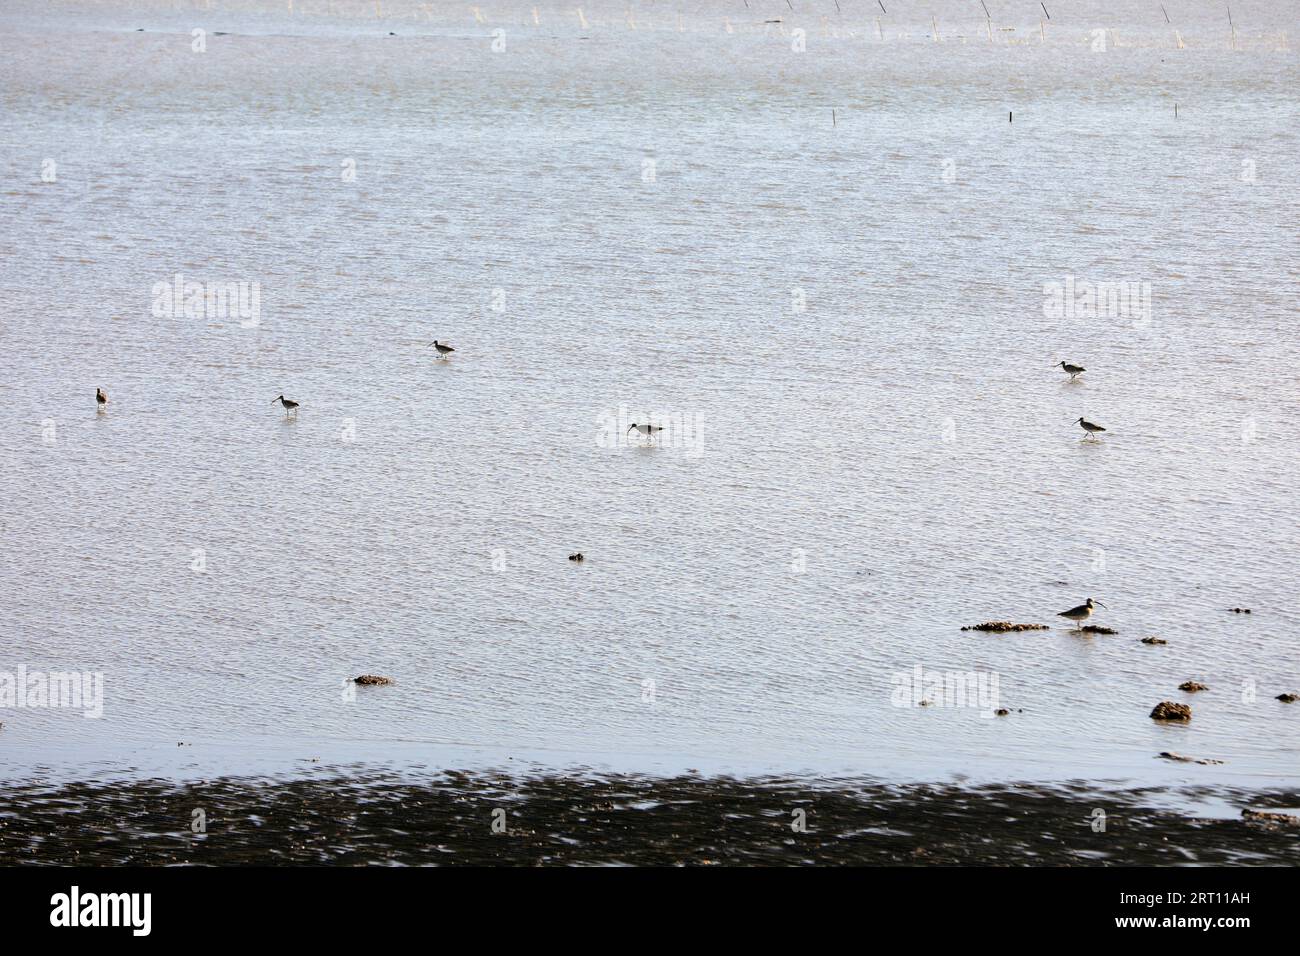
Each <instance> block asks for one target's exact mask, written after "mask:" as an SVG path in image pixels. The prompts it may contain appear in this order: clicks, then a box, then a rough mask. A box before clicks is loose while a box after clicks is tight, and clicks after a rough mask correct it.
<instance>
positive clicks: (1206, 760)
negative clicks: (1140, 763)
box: [1160, 750, 1223, 767]
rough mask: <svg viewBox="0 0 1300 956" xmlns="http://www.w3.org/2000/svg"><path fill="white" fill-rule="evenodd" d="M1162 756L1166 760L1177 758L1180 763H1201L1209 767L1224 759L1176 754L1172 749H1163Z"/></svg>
mask: <svg viewBox="0 0 1300 956" xmlns="http://www.w3.org/2000/svg"><path fill="white" fill-rule="evenodd" d="M1160 756H1161V757H1163V758H1164V759H1165V760H1177V761H1178V762H1179V763H1199V764H1203V765H1205V766H1207V767H1209V766H1213V765H1214V764H1220V763H1223V761H1222V760H1215V759H1213V758H1212V757H1188V756H1186V755H1184V754H1176V753H1174V752H1173V751H1171V750H1166V751H1163V752H1162V753H1161V754H1160Z"/></svg>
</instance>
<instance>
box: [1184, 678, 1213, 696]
mask: <svg viewBox="0 0 1300 956" xmlns="http://www.w3.org/2000/svg"><path fill="white" fill-rule="evenodd" d="M1178 689H1179V690H1185V691H1187V692H1188V693H1191V692H1192V691H1197V690H1209V689H1210V688H1208V687H1206V686H1205V685H1204V684H1202V683H1201V682H1200V681H1195V680H1185V681H1183V682H1182V683H1181V684H1179V685H1178Z"/></svg>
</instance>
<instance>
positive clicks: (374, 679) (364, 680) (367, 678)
mask: <svg viewBox="0 0 1300 956" xmlns="http://www.w3.org/2000/svg"><path fill="white" fill-rule="evenodd" d="M352 680H353V683H356V684H363V685H365V686H367V687H382V686H384V685H385V684H391V683H392V682H393V679H392V678H391V677H380V676H379V675H378V674H362V675H361V676H360V677H354V678H353V679H352Z"/></svg>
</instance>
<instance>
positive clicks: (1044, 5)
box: [1038, 0, 1052, 20]
mask: <svg viewBox="0 0 1300 956" xmlns="http://www.w3.org/2000/svg"><path fill="white" fill-rule="evenodd" d="M1038 5H1039V6H1040V7H1042V8H1043V12H1044V13H1047V6H1046V4H1044V3H1043V0H1038ZM1047 19H1049V20H1050V19H1052V15H1051V14H1050V13H1047Z"/></svg>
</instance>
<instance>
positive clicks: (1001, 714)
mask: <svg viewBox="0 0 1300 956" xmlns="http://www.w3.org/2000/svg"><path fill="white" fill-rule="evenodd" d="M993 713H995V714H997V715H998V716H999V717H1005V716H1006V715H1007V714H1009V713H1011V711H1009V710H1007V709H1006V708H1005V707H999V708H998V709H997V710H995V711H993Z"/></svg>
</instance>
